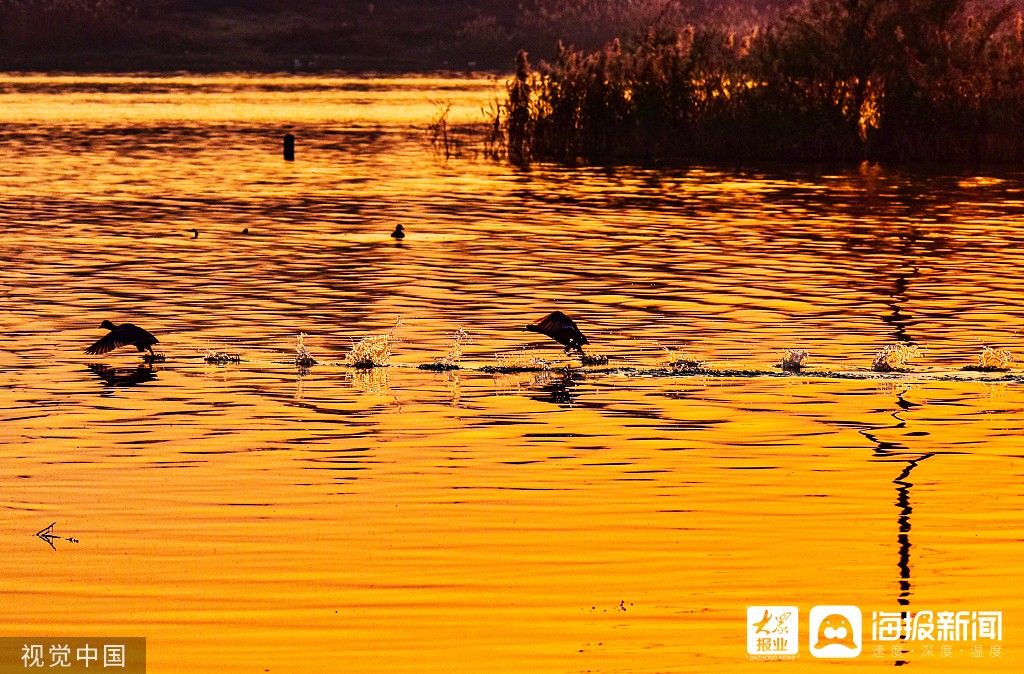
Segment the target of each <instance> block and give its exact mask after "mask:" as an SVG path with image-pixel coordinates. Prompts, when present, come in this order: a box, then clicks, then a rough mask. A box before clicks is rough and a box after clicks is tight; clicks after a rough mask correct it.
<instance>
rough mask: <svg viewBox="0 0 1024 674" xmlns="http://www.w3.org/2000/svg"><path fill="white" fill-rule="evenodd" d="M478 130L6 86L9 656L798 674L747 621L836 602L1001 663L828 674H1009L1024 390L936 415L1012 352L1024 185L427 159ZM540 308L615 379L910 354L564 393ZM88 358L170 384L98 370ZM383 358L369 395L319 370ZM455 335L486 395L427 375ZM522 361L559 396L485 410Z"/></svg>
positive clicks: (135, 81)
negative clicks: (878, 367) (756, 611)
mask: <svg viewBox="0 0 1024 674" xmlns="http://www.w3.org/2000/svg"><path fill="white" fill-rule="evenodd" d="M494 94H495V83H494V82H492V81H489V80H486V79H467V80H457V79H439V78H435V79H428V78H399V79H366V78H362V79H361V78H348V79H345V78H330V77H286V76H280V77H256V76H210V77H191V76H188V77H185V76H181V77H121V76H117V77H115V76H66V77H58V76H48V75H46V76H44V75H40V76H2V77H0V146H2V148H3V161H2V162H0V269H2V271H0V333H2V335H3V336H2V337H0V383H2V387H0V545H2V548H0V549H2V552H0V616H2V619H3V635H4V636H19V635H37V636H38V635H61V634H70V635H89V634H95V635H135V636H145V637H147V638H148V644H149V646H148V658H149V670H150V671H151V672H157V673H164V672H186V671H196V672H206V671H210V672H212V671H217V672H267V671H269V672H314V671H315V672H424V671H438V672H745V671H751V672H755V671H756V672H762V671H763V672H817V671H821V668H822V667H823V666H826V665H825V663H822V662H821V661H818V660H815V659H814V658H812V657H811V656H810V655H809V654H808V653H807V648H806V643H802V644H801V654H800V656H799V658H798V659H797V660H796V661H790V662H778V663H765V662H753V661H749V660H748V659H747V655H746V629H747V626H746V607H747V606H748V605H758V604H768V605H773V604H778V605H795V606H798V607H799V609H800V611H801V621H802V624H801V629H804V626H805V623H804V622H803V620H804V617H805V616H806V614H807V612H808V611H809V610H810V608H811V607H812V606H814V605H817V604H854V605H858V606H860V607H861V609H862V610H863V611H864V613H865V621H866V622H867V623H870V613H871V611H899V610H907V611H920V610H934V611H942V610H951V611H956V610H998V611H1002V612H1003V616H1004V617H1003V633H1004V634H1003V640H1002V641H1001V642H999V644H998V645H999V648H996V649H993V648H991V644H990V643H989V642H984V649H983V651H982V652H981V653H980V657H977V656H978V655H979V654H978V653H971V652H970V651H971V644H965V643H961V644H956V645H955V646H956V647H955V648H954V649H953V650H952V652H951V653H947V654H941V653H940V651H939V649H938V647H936V649H935V652H934V653H931V654H929V653H927V652H925V651H924V650H923V648H922V645H921V644H917V643H912V642H905V643H904V644H903V645H902V648H900V647H899V646H898V647H897V649H896V652H894V651H893V650H892V648H891V647H890V644H885V645H884V649H882V648H881V647H879V648H878V649H875V648H874V646H875V644H873V643H871V642H870V639H866V643H865V652H864V653H863V654H862V655H861V656H860V657H859V658H857V659H855V660H852V661H849V662H845V663H841V664H839V665H837V664H835V663H833V665H832V666H841V667H843V668H844V671H851V672H853V671H868V670H870V671H875V670H878V669H882V668H891V667H893V666H894V665H902V664H904V663H908V664H909V666H910V667H911V668H912V670H913V671H918V672H932V671H942V672H945V671H950V672H959V671H970V672H976V671H977V672H1020V671H1022V669H1024V589H1022V588H1024V569H1022V565H1021V562H1020V560H1021V553H1022V539H1024V516H1022V514H1021V507H1022V505H1024V489H1022V479H1021V478H1022V473H1024V452H1022V448H1021V438H1022V424H1021V414H1022V410H1024V388H1022V384H1021V383H1019V382H1017V381H1003V382H999V381H988V380H986V381H982V380H980V379H979V378H977V377H975V378H968V379H967V380H965V381H948V380H945V379H943V378H942V377H941V376H936V375H941V374H943V373H949V372H952V371H956V370H958V369H959V368H960V367H961V366H963V365H965V364H970V363H972V362H974V361H975V360H976V359H977V356H978V353H979V352H980V350H981V347H982V346H983V345H990V346H993V347H998V348H1005V349H1010V350H1012V351H1024V336H1022V335H1021V334H1020V333H1019V328H1020V325H1021V320H1022V317H1024V306H1022V299H1024V275H1022V274H1021V269H1022V265H1024V229H1022V225H1024V174H1021V173H1006V172H1001V173H1000V172H994V171H967V172H964V171H959V172H932V173H924V172H921V171H902V172H901V171H897V170H892V169H887V168H884V167H879V166H872V165H864V166H860V167H841V168H814V169H806V168H805V169H800V170H796V169H790V168H786V167H776V168H763V167H762V168H759V169H752V168H735V169H728V168H726V169H723V168H711V167H680V168H670V169H657V170H656V169H619V170H614V171H613V170H605V169H600V168H585V169H560V168H554V167H547V166H535V167H533V168H532V169H531V170H527V171H516V170H513V169H510V168H509V167H508V166H505V165H502V164H500V163H494V162H489V161H487V160H484V159H482V158H479V157H477V156H476V155H475V154H474V149H475V146H473V145H471V144H470V145H467V146H466V147H465V151H464V153H463V155H462V156H461V157H457V158H453V159H451V160H449V161H447V162H446V161H444V160H443V159H441V158H438V157H437V156H436V155H434V154H433V153H432V152H431V151H430V149H429V148H428V147H427V146H426V145H425V143H424V136H425V132H424V127H425V125H426V124H427V123H428V122H429V121H430V119H431V118H432V117H434V116H435V115H436V114H437V111H438V109H439V107H438V106H439V105H443V104H445V103H446V102H451V103H452V105H453V107H452V111H451V121H452V122H453V123H456V124H457V123H464V122H472V121H478V120H480V119H481V113H480V109H481V107H483V106H486V105H487V104H488V102H489V101H490V100H492V99H493V96H494ZM286 131H291V132H292V133H294V134H295V135H296V137H297V155H298V157H297V161H295V162H294V163H287V162H284V161H282V160H281V158H280V137H281V135H282V134H283V133H284V132H286ZM396 223H403V224H404V225H405V227H406V230H407V232H408V238H406V240H405V241H404V242H403V243H402V244H396V243H395V242H394V241H393V240H392V239H391V238H390V236H389V233H390V232H391V230H392V229H393V228H394V225H395V224H396ZM193 228H195V229H198V230H199V232H200V234H199V237H198V238H195V239H194V238H192V234H191V233H190V232H189V230H191V229H193ZM243 228H248V230H249V234H248V235H243V234H242V233H241V232H242V230H243ZM556 308H558V309H561V310H563V311H565V312H566V313H568V314H570V315H571V316H573V317H575V318H576V319H577V321H578V323H579V324H580V327H581V328H582V329H583V330H584V332H585V333H586V334H587V335H588V336H589V338H590V341H591V343H592V345H593V349H594V351H596V352H599V353H603V354H605V355H608V356H609V357H610V358H611V365H613V366H614V365H629V366H635V367H641V368H643V367H658V366H662V365H664V364H665V362H666V358H667V356H666V353H667V352H666V350H665V349H666V348H667V349H672V350H673V351H674V353H676V354H677V355H678V354H681V353H686V354H689V355H690V356H692V357H695V358H699V359H701V360H705V361H707V363H708V365H709V366H710V367H720V368H735V369H740V368H745V369H755V370H770V369H771V365H772V363H774V362H775V361H776V360H777V359H778V356H779V352H780V351H781V350H782V349H785V348H804V349H807V350H809V351H810V352H811V355H810V363H809V364H810V366H811V367H812V368H814V369H818V370H842V371H858V370H866V369H867V368H868V366H869V365H870V362H871V358H872V355H873V354H874V352H875V351H876V350H877V349H879V348H880V347H882V346H884V345H886V344H889V343H893V342H908V343H915V344H918V345H920V346H922V347H923V348H924V353H923V355H922V356H921V357H920V358H919V359H918V360H917V361H916V362H915V364H914V368H915V373H914V374H911V375H905V376H898V377H896V378H890V379H886V380H875V379H854V380H845V379H820V378H812V377H804V376H791V377H774V378H769V377H765V376H750V377H730V378H715V377H686V376H677V377H652V376H636V375H633V374H628V373H616V372H614V371H608V370H602V371H599V372H598V371H594V370H593V368H591V369H589V370H587V369H584V370H579V369H577V370H573V371H563V370H562V369H560V368H561V366H563V365H565V364H566V363H567V362H568V360H567V359H566V357H565V356H564V355H562V353H561V351H560V350H559V349H558V348H557V347H556V346H555V345H554V343H553V342H547V343H546V342H545V340H544V338H543V337H541V336H539V335H535V334H531V333H527V332H524V331H523V330H522V327H523V326H524V325H525V324H527V323H529V322H531V321H533V320H535V319H537V318H539V317H540V316H542V315H543V314H545V313H547V312H548V311H551V310H553V309H556ZM104 319H111V320H113V321H115V322H121V321H131V322H134V323H137V324H139V325H142V326H144V327H145V328H147V329H149V330H150V331H152V332H154V333H155V334H156V335H157V336H158V337H159V338H160V344H159V345H158V348H159V349H160V350H161V351H162V352H163V353H164V354H165V355H166V357H167V360H166V362H163V363H157V364H156V365H155V366H154V367H153V368H152V369H149V368H142V369H138V368H137V365H138V364H139V363H140V359H139V356H138V354H136V353H135V352H134V351H133V350H131V349H127V350H124V351H121V352H115V353H113V354H108V355H105V356H99V357H91V356H86V355H84V354H83V353H82V350H83V348H84V347H86V346H88V345H89V344H90V343H91V342H92V341H93V340H95V339H96V338H98V337H99V336H101V335H102V334H103V331H102V330H99V329H98V326H99V324H100V322H101V321H102V320H104ZM398 319H401V321H402V325H401V327H400V328H399V329H398V332H397V333H396V336H397V337H398V338H399V339H400V341H399V342H397V343H396V344H395V346H394V355H393V357H392V367H389V368H383V369H375V370H372V371H355V370H352V369H350V368H346V367H343V366H341V365H340V362H341V361H342V360H343V359H344V356H345V354H346V353H347V352H348V351H349V349H350V348H351V345H352V343H353V341H354V340H358V339H360V338H362V337H364V336H367V335H370V334H379V333H383V332H385V331H387V330H389V329H390V328H391V327H392V326H393V325H394V324H395V322H396V321H397V320H398ZM460 326H462V327H464V328H465V329H466V330H467V331H468V332H469V333H470V337H471V340H472V341H471V342H470V343H468V344H466V345H465V346H464V351H465V355H464V356H463V360H462V364H463V365H464V366H466V369H464V370H462V371H457V372H450V373H431V372H426V371H422V370H418V369H415V367H413V366H415V365H418V364H421V363H427V362H430V361H432V360H433V359H434V358H436V357H439V356H441V355H443V354H444V353H445V352H446V351H447V350H448V348H449V343H450V340H451V338H452V334H453V333H454V332H455V331H456V330H457V329H458V328H459V327H460ZM299 332H305V333H306V334H307V336H306V338H305V344H306V346H307V347H308V348H309V349H310V351H311V352H312V354H313V356H314V357H315V358H317V359H318V360H319V361H320V362H321V364H320V365H317V366H314V367H312V368H310V369H309V370H308V371H300V370H298V369H297V368H296V367H295V365H294V364H293V363H292V362H291V361H292V359H293V357H294V355H295V338H296V335H297V334H298V333H299ZM524 347H525V349H526V356H527V357H539V358H544V359H546V360H549V361H551V362H553V363H554V366H555V369H553V370H552V371H550V372H541V373H526V374H516V375H494V374H488V373H485V372H481V371H480V370H479V368H480V367H481V366H484V365H493V364H494V363H495V362H496V361H495V353H496V352H515V351H518V350H520V349H522V348H524ZM203 349H211V350H217V351H228V352H231V353H237V354H240V356H241V358H242V362H241V363H236V364H228V365H219V366H218V365H210V364H207V363H205V362H204V360H203V358H202V354H203ZM517 357H518V358H522V357H523V355H522V354H520V355H519V356H517ZM97 364H101V365H104V366H108V367H110V368H113V369H102V368H97V367H95V366H96V365H97ZM90 366H94V367H92V368H90ZM51 522H56V525H55V527H54V532H55V533H56V534H59V535H61V536H62V537H70V538H74V539H75V541H77V542H72V541H68V540H57V541H55V547H56V550H52V549H50V547H49V546H47V545H46V544H45V542H43V541H41V540H40V539H39V538H37V537H35V536H34V534H35V532H36V531H38V530H40V529H42V528H43V527H45V526H46V525H47V524H49V523H51ZM801 641H803V642H806V639H805V638H804V635H801ZM901 650H902V651H903V652H899V651H901Z"/></svg>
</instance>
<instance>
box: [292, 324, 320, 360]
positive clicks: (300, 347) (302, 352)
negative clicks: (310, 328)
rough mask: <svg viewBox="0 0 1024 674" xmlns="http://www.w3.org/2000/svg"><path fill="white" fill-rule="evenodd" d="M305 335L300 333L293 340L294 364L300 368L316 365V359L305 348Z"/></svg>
mask: <svg viewBox="0 0 1024 674" xmlns="http://www.w3.org/2000/svg"><path fill="white" fill-rule="evenodd" d="M305 340H306V333H304V332H300V333H299V334H298V336H297V337H296V338H295V364H296V365H298V366H299V367H301V368H306V367H310V366H312V365H316V359H315V358H313V354H311V353H310V352H309V349H307V348H306V341H305Z"/></svg>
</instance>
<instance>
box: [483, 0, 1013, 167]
mask: <svg viewBox="0 0 1024 674" xmlns="http://www.w3.org/2000/svg"><path fill="white" fill-rule="evenodd" d="M666 25H668V26H669V27H666ZM516 66H517V67H516V75H515V77H514V78H513V79H512V80H511V81H509V83H508V84H507V88H506V94H505V98H504V101H503V104H502V105H500V106H499V107H498V108H497V109H496V110H495V111H494V114H493V116H492V119H491V122H492V132H491V137H492V140H493V138H502V139H503V140H504V145H505V148H506V152H504V153H503V156H506V157H507V158H508V160H509V161H511V162H512V163H514V164H528V163H529V162H531V161H533V160H543V161H555V162H561V163H565V164H578V163H616V162H651V161H654V162H657V161H686V160H692V159H707V160H766V159H770V160H779V159H791V160H818V161H823V160H859V159H883V160H893V161H944V162H976V161H985V162H1020V161H1021V159H1022V157H1024V16H1022V14H1021V13H1019V12H1018V11H1016V10H1014V9H1012V8H1010V7H1009V6H1001V5H1000V6H997V5H994V4H988V3H976V2H968V1H967V0H947V1H945V2H926V1H924V0H910V1H897V0H809V1H808V2H806V3H798V4H796V5H794V7H793V8H792V9H790V10H788V11H786V12H784V13H781V14H780V15H778V18H775V19H774V20H772V21H771V22H768V23H765V24H763V25H744V26H739V27H735V28H733V27H729V26H728V25H724V24H721V23H715V24H712V23H708V24H703V25H685V26H674V27H672V26H671V24H652V26H651V27H650V28H648V29H646V30H645V31H642V32H634V33H632V34H628V35H623V37H622V38H621V39H614V40H612V41H610V42H608V43H607V44H605V45H604V46H603V47H600V48H598V49H592V50H586V49H580V48H577V47H573V46H567V45H563V44H559V46H558V49H557V53H556V56H555V58H554V59H553V60H552V61H551V62H550V63H541V64H540V66H539V67H537V68H533V67H532V66H531V64H530V62H529V59H528V56H527V54H526V53H525V52H520V53H519V55H518V57H517V64H516Z"/></svg>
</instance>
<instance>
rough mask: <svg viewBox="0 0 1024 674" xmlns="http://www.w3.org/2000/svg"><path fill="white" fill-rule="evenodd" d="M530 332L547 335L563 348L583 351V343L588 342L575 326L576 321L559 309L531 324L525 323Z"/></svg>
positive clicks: (578, 351)
mask: <svg viewBox="0 0 1024 674" xmlns="http://www.w3.org/2000/svg"><path fill="white" fill-rule="evenodd" d="M526 329H527V330H528V331H530V332H539V333H540V334H542V335H547V336H548V337H550V338H551V339H553V340H555V341H556V342H558V343H559V344H561V345H562V346H564V347H565V350H566V351H567V352H568V351H575V352H577V353H583V345H584V344H588V343H589V342H587V338H586V337H585V336H584V335H583V333H582V332H580V329H579V328H578V327H576V323H574V322H573V320H572V319H571V318H569V317H568V316H566V315H565V314H563V313H562V312H561V311H552V312H551V313H550V314H548V315H547V316H545V317H544V318H542V319H540V320H539V321H537V322H536V323H534V324H532V325H527V326H526Z"/></svg>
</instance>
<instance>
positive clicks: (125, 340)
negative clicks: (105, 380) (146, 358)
mask: <svg viewBox="0 0 1024 674" xmlns="http://www.w3.org/2000/svg"><path fill="white" fill-rule="evenodd" d="M100 327H101V328H103V329H104V330H109V331H110V332H108V333H107V334H106V335H105V336H103V337H100V338H99V339H97V340H96V342H95V343H94V344H93V345H92V346H90V347H89V348H88V349H86V350H85V352H86V353H87V354H89V355H90V356H96V355H99V354H102V353H107V352H109V351H113V350H114V349H119V348H121V347H122V346H134V347H135V348H136V349H138V350H139V351H146V350H147V349H148V350H149V355H150V357H152V358H155V357H156V354H155V353H153V345H154V344H156V343H157V342H159V341H160V340H158V339H157V338H156V337H154V336H153V335H152V334H150V333H149V331H147V330H143V329H142V328H140V327H139V326H137V325H132V324H131V323H122V324H121V325H114V324H113V323H111V322H110V321H103V323H101V324H100Z"/></svg>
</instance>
